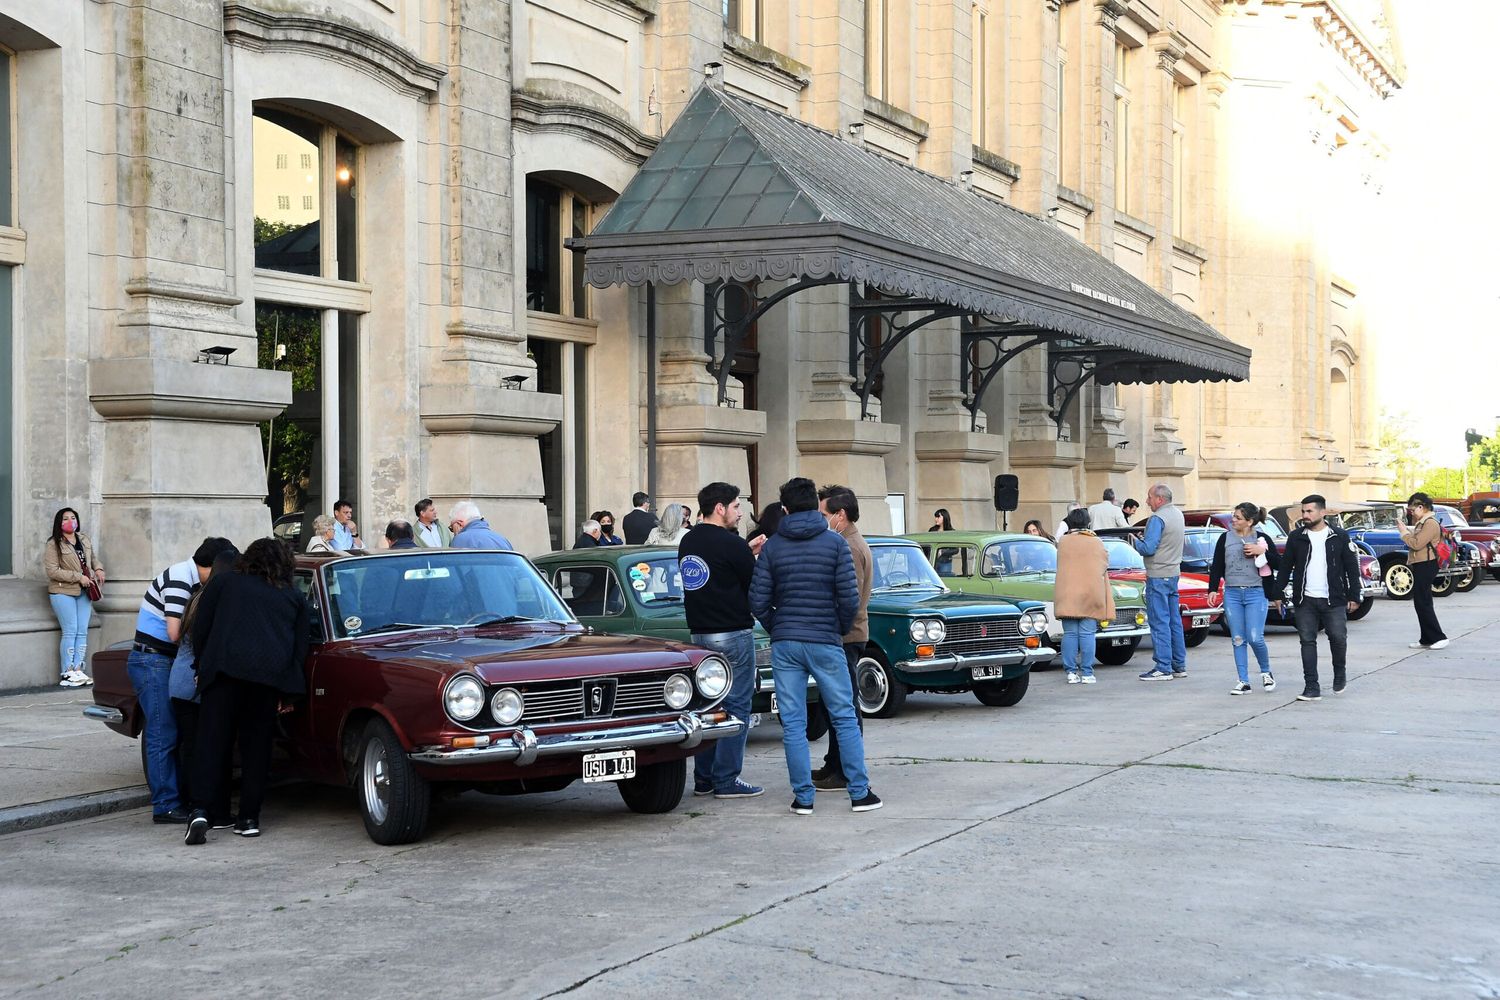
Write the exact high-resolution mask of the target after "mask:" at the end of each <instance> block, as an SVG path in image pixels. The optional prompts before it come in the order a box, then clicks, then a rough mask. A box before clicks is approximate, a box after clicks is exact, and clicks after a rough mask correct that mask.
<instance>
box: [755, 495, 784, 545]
mask: <svg viewBox="0 0 1500 1000" xmlns="http://www.w3.org/2000/svg"><path fill="white" fill-rule="evenodd" d="M785 516H786V508H785V507H783V506H781V504H780V503H778V502H776V501H774V500H773V501H772V502H771V503H768V504H766V505H765V506H764V507H762V508H761V509H760V513H759V514H756V515H755V517H754V518H753V519H752V520H754V521H755V530H754V531H752V532H750V534H749V536H748V537H747V538H746V539H745V540H746V541H748V542H753V541H755V540H756V539H757V538H770V537H771V536H772V535H774V534H776V529H777V527H779V526H780V524H781V519H782V518H783V517H785Z"/></svg>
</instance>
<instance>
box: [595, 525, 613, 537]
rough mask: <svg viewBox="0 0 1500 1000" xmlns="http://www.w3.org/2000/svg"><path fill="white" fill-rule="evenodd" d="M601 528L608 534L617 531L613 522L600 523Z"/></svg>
mask: <svg viewBox="0 0 1500 1000" xmlns="http://www.w3.org/2000/svg"><path fill="white" fill-rule="evenodd" d="M599 530H600V531H602V532H604V533H605V534H606V535H613V534H614V533H615V526H614V525H613V524H601V525H599Z"/></svg>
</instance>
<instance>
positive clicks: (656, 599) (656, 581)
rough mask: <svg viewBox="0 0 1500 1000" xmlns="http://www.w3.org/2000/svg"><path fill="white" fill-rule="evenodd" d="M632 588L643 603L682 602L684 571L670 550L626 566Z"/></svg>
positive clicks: (638, 599) (636, 597) (637, 598)
mask: <svg viewBox="0 0 1500 1000" xmlns="http://www.w3.org/2000/svg"><path fill="white" fill-rule="evenodd" d="M625 570H626V575H627V576H629V577H630V589H631V590H632V591H633V592H634V593H635V599H636V600H637V601H640V602H641V603H642V604H681V603H682V571H681V570H679V569H678V568H677V557H676V556H674V555H672V554H671V553H670V552H668V553H665V554H663V555H659V556H652V557H651V558H649V559H642V560H641V561H640V562H635V563H630V564H629V565H628V566H626V567H625Z"/></svg>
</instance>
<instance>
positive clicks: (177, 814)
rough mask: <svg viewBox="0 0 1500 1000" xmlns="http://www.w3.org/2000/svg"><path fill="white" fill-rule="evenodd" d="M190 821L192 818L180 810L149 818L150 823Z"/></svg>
mask: <svg viewBox="0 0 1500 1000" xmlns="http://www.w3.org/2000/svg"><path fill="white" fill-rule="evenodd" d="M190 819H192V817H191V816H189V815H188V814H187V813H185V812H183V811H182V810H181V809H173V810H172V811H170V812H164V813H157V814H156V815H155V816H152V817H151V822H153V823H186V822H187V821H188V820H190Z"/></svg>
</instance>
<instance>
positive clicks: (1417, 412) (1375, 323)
mask: <svg viewBox="0 0 1500 1000" xmlns="http://www.w3.org/2000/svg"><path fill="white" fill-rule="evenodd" d="M1395 20H1396V30H1397V32H1398V37H1399V38H1400V40H1401V46H1402V51H1403V55H1404V57H1405V62H1406V84H1405V86H1403V87H1402V88H1401V90H1399V91H1397V92H1396V93H1395V95H1393V96H1392V97H1391V98H1390V99H1389V100H1388V101H1387V102H1386V104H1385V106H1384V107H1383V108H1382V114H1381V117H1382V119H1383V121H1382V122H1381V125H1380V127H1379V128H1380V134H1381V135H1382V137H1383V138H1384V139H1385V140H1386V142H1387V144H1388V145H1389V146H1390V149H1391V154H1390V166H1389V172H1388V173H1387V175H1386V178H1387V182H1386V184H1385V189H1384V192H1383V194H1382V200H1383V201H1384V202H1385V208H1384V209H1383V213H1385V214H1387V216H1388V220H1389V227H1388V229H1386V227H1385V226H1384V225H1377V228H1376V231H1377V232H1379V231H1381V230H1382V229H1386V231H1387V232H1388V238H1387V239H1386V240H1383V241H1381V242H1384V243H1385V251H1384V252H1383V253H1382V254H1381V258H1382V260H1383V261H1384V264H1383V266H1381V267H1379V269H1378V272H1379V277H1378V279H1377V281H1376V282H1375V283H1374V285H1373V286H1372V292H1373V294H1372V295H1371V297H1370V299H1369V302H1368V308H1369V310H1370V314H1369V318H1368V320H1367V326H1368V328H1369V329H1371V330H1374V331H1378V339H1376V340H1375V341H1374V342H1373V343H1371V344H1369V345H1367V346H1368V347H1369V348H1370V349H1373V350H1375V351H1376V352H1377V358H1376V367H1377V369H1378V373H1379V374H1378V381H1377V384H1378V386H1379V393H1380V394H1379V401H1380V403H1379V408H1381V409H1385V410H1388V411H1391V412H1394V413H1400V412H1402V411H1404V412H1405V413H1406V414H1408V415H1409V417H1410V419H1411V425H1410V426H1411V431H1412V434H1413V436H1414V437H1415V438H1416V440H1417V442H1418V443H1419V444H1420V445H1421V446H1422V450H1423V451H1425V452H1426V453H1427V454H1428V455H1429V456H1430V458H1431V461H1432V462H1433V464H1435V465H1444V466H1461V465H1462V464H1463V463H1464V460H1465V449H1464V430H1465V428H1469V427H1473V428H1476V429H1477V430H1479V431H1480V433H1483V434H1492V433H1495V431H1496V427H1497V424H1500V191H1497V190H1496V184H1495V181H1496V178H1497V176H1500V174H1497V171H1496V169H1495V164H1496V162H1497V160H1496V156H1497V154H1500V141H1497V136H1496V135H1495V129H1494V124H1495V121H1496V118H1495V112H1494V110H1493V104H1492V101H1493V92H1494V88H1495V67H1496V53H1495V40H1496V38H1500V2H1497V0H1396V3H1395Z"/></svg>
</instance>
